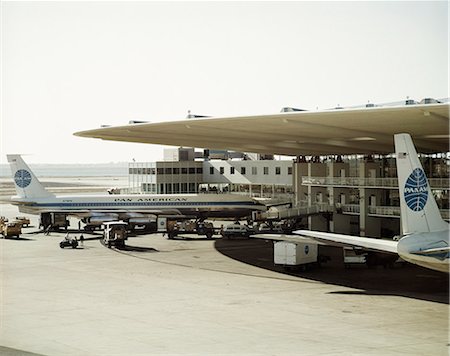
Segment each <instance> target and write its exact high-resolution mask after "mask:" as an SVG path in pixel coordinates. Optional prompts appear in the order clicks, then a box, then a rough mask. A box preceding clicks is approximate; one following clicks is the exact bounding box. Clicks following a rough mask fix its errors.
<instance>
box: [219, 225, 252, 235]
mask: <svg viewBox="0 0 450 356" xmlns="http://www.w3.org/2000/svg"><path fill="white" fill-rule="evenodd" d="M254 233H255V230H254V229H253V228H252V227H250V226H248V225H241V224H230V225H227V226H225V228H224V229H223V230H222V236H223V237H224V238H230V237H249V236H250V235H253V234H254Z"/></svg>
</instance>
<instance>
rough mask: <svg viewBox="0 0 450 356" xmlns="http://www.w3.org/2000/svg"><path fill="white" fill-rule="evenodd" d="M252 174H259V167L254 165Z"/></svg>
mask: <svg viewBox="0 0 450 356" xmlns="http://www.w3.org/2000/svg"><path fill="white" fill-rule="evenodd" d="M252 174H253V175H254V176H255V175H257V174H258V167H252Z"/></svg>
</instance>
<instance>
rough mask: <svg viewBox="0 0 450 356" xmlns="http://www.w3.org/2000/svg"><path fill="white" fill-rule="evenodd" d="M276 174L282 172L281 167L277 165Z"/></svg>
mask: <svg viewBox="0 0 450 356" xmlns="http://www.w3.org/2000/svg"><path fill="white" fill-rule="evenodd" d="M275 174H278V175H280V174H281V167H275Z"/></svg>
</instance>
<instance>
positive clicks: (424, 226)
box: [290, 134, 450, 273]
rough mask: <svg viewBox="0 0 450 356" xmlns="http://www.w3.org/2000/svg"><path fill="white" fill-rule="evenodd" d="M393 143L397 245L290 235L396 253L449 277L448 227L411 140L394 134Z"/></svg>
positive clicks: (341, 237) (365, 239) (333, 236)
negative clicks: (398, 220) (399, 235)
mask: <svg viewBox="0 0 450 356" xmlns="http://www.w3.org/2000/svg"><path fill="white" fill-rule="evenodd" d="M394 141H395V152H396V159H397V175H398V184H399V190H400V214H401V215H400V218H401V225H402V231H403V236H402V238H401V239H400V240H399V241H398V242H397V241H394V240H382V239H374V238H368V237H357V236H350V235H341V234H334V233H328V232H319V231H309V230H298V231H295V232H294V233H295V234H299V235H302V236H306V237H310V238H313V239H315V240H317V241H320V242H323V243H325V244H338V245H343V246H357V247H362V248H363V249H367V250H372V251H379V252H387V253H396V254H398V255H399V256H400V257H401V258H403V259H404V260H406V261H408V262H411V263H414V264H417V265H419V266H423V267H426V268H429V269H433V270H437V271H442V272H447V273H449V254H450V247H449V224H448V223H447V222H446V221H445V220H444V219H442V217H441V214H440V211H439V208H438V206H437V204H436V200H435V199H434V197H433V193H432V192H431V189H430V185H429V184H428V180H427V177H426V175H425V172H424V170H423V168H422V165H421V163H420V161H419V158H418V156H417V152H416V150H415V148H414V145H413V142H412V139H411V136H410V135H409V134H397V135H395V136H394ZM290 240H291V241H292V237H291V239H290Z"/></svg>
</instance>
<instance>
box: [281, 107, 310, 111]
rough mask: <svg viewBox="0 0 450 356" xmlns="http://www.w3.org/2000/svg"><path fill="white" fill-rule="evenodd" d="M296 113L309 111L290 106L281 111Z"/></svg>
mask: <svg viewBox="0 0 450 356" xmlns="http://www.w3.org/2000/svg"><path fill="white" fill-rule="evenodd" d="M294 111H307V110H305V109H297V108H291V107H290V106H285V107H284V108H282V109H281V112H294Z"/></svg>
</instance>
